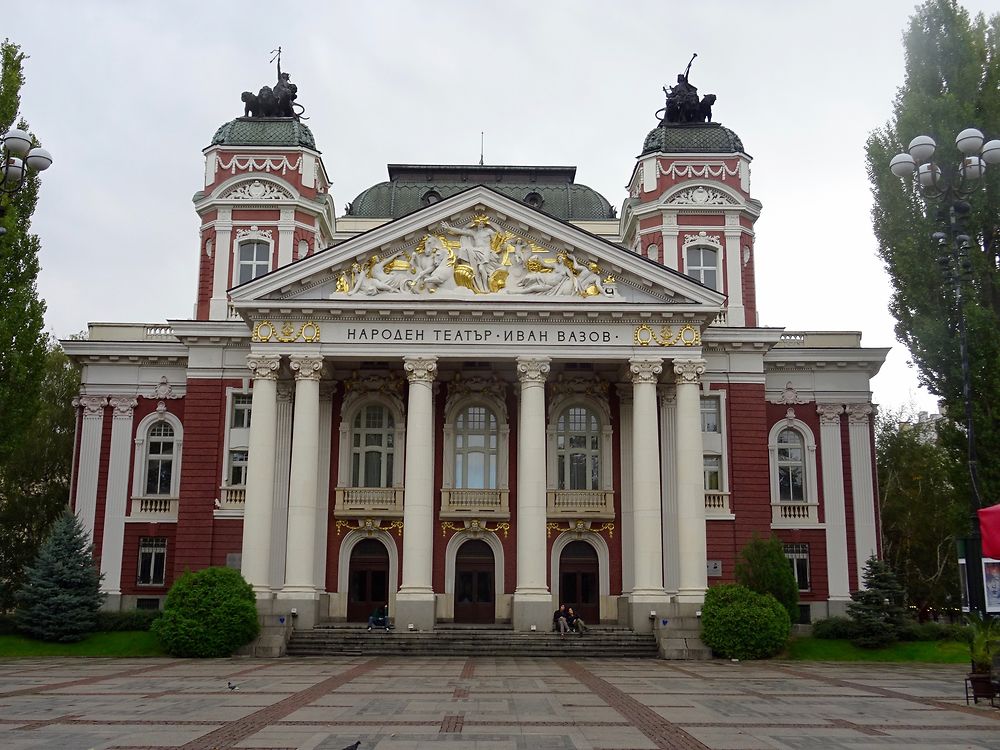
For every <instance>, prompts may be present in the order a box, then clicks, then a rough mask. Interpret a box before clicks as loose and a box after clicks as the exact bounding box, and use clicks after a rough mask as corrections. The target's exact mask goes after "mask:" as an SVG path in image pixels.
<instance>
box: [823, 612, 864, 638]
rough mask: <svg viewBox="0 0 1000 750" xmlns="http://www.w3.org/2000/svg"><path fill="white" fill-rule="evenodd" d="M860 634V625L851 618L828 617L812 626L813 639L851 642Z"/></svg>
mask: <svg viewBox="0 0 1000 750" xmlns="http://www.w3.org/2000/svg"><path fill="white" fill-rule="evenodd" d="M857 634H858V624H857V623H856V622H854V620H852V619H851V618H850V617H827V618H824V619H822V620H816V622H814V623H813V624H812V635H813V638H820V639H822V640H825V641H849V640H851V639H853V638H854V637H855V636H857Z"/></svg>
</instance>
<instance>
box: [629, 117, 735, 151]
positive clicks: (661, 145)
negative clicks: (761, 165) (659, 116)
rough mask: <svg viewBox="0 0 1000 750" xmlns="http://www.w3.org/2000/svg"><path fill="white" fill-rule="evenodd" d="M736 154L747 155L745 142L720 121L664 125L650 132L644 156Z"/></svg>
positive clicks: (645, 144) (644, 145)
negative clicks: (655, 154)
mask: <svg viewBox="0 0 1000 750" xmlns="http://www.w3.org/2000/svg"><path fill="white" fill-rule="evenodd" d="M658 151H659V152H663V153H668V154H669V153H675V154H734V153H746V152H745V151H744V150H743V141H741V140H740V137H739V136H738V135H736V133H734V132H733V131H732V130H730V129H729V128H726V127H723V126H722V125H720V124H719V123H717V122H697V123H683V124H682V123H661V124H659V125H657V126H656V127H655V128H653V129H652V130H650V131H649V135H647V136H646V141H645V143H643V144H642V153H644V154H650V153H654V152H658Z"/></svg>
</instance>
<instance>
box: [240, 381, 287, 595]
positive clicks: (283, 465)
mask: <svg viewBox="0 0 1000 750" xmlns="http://www.w3.org/2000/svg"><path fill="white" fill-rule="evenodd" d="M294 392H295V386H294V385H292V384H291V383H289V382H288V381H278V383H277V393H276V398H277V402H278V403H277V413H276V416H275V432H274V495H273V497H274V502H273V503H272V506H271V574H270V575H271V578H270V581H271V588H272V589H273V590H275V591H277V590H278V589H280V588H282V587H283V586H284V585H285V549H286V548H287V541H288V482H289V478H290V475H291V464H292V395H293V394H294ZM251 424H253V423H252V422H251Z"/></svg>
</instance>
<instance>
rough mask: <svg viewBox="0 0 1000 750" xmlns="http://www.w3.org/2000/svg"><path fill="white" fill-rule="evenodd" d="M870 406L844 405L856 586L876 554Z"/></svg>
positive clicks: (876, 539) (859, 583)
mask: <svg viewBox="0 0 1000 750" xmlns="http://www.w3.org/2000/svg"><path fill="white" fill-rule="evenodd" d="M872 411H873V409H872V405H871V404H849V405H848V406H847V436H848V444H849V445H850V448H851V491H852V494H853V495H854V543H855V547H856V549H857V563H858V585H859V586H860V585H862V583H863V581H862V580H861V577H862V574H863V572H864V569H865V563H866V562H868V558H869V557H871V556H872V555H875V554H878V536H877V534H876V526H875V483H874V481H873V480H872V472H873V469H874V467H873V462H872V443H871V440H872V434H871V419H870V417H871V414H872Z"/></svg>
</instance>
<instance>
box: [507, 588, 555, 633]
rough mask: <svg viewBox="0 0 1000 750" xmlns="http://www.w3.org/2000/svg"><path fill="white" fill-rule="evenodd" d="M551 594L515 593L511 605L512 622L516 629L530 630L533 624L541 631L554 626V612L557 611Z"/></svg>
mask: <svg viewBox="0 0 1000 750" xmlns="http://www.w3.org/2000/svg"><path fill="white" fill-rule="evenodd" d="M555 608H556V607H555V605H554V604H553V603H552V595H551V594H547V593H546V594H518V593H516V592H515V593H514V602H513V605H512V607H511V624H512V625H513V626H514V630H519V631H530V630H531V628H532V626H534V627H535V629H536V630H538V631H540V632H543V633H544V632H547V631H548V630H549V629H550V628H551V627H552V613H553V612H554V611H555Z"/></svg>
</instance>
